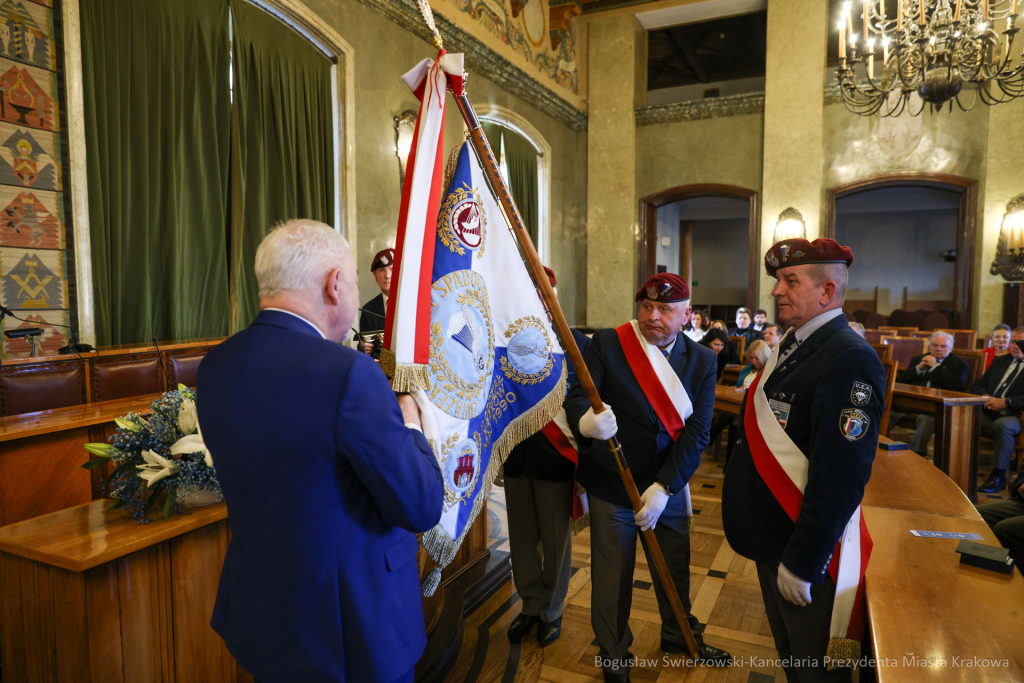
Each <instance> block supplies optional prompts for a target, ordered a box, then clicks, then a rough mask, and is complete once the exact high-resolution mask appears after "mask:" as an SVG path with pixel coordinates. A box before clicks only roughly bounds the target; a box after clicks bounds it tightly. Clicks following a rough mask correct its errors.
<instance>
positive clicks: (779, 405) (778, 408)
mask: <svg viewBox="0 0 1024 683" xmlns="http://www.w3.org/2000/svg"><path fill="white" fill-rule="evenodd" d="M768 407H769V408H771V409H772V415H774V416H775V419H776V420H778V422H779V426H780V427H782V428H783V429H785V428H786V423H787V422H789V409H790V407H791V406H790V405H789V404H788V403H783V402H782V401H775V400H769V401H768Z"/></svg>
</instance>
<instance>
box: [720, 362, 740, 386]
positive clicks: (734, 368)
mask: <svg viewBox="0 0 1024 683" xmlns="http://www.w3.org/2000/svg"><path fill="white" fill-rule="evenodd" d="M742 369H743V366H742V365H740V364H738V363H729V364H728V365H726V366H725V370H723V371H722V383H723V384H728V385H729V386H730V387H734V386H736V380H738V379H739V378H740V370H742Z"/></svg>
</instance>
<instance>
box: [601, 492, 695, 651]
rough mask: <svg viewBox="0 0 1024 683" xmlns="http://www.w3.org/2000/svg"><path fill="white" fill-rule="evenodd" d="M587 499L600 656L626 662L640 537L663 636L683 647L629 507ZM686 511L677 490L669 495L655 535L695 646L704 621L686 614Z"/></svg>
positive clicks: (649, 555) (680, 633) (683, 499)
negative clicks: (637, 540) (649, 570)
mask: <svg viewBox="0 0 1024 683" xmlns="http://www.w3.org/2000/svg"><path fill="white" fill-rule="evenodd" d="M589 502H590V553H591V557H590V567H591V581H592V583H591V586H592V593H591V617H590V620H591V625H592V626H593V628H594V635H596V636H597V642H598V644H599V645H600V646H601V657H602V658H603V659H608V660H613V661H617V662H620V666H621V665H622V663H623V662H626V661H627V660H629V657H630V654H629V646H630V645H632V644H633V632H632V631H631V630H630V628H629V611H630V609H631V608H632V605H633V569H634V567H635V566H636V539H637V536H638V535H639V536H640V540H641V542H642V543H643V547H644V554H645V555H646V556H647V564H648V565H649V566H650V568H651V581H652V582H653V583H654V594H655V595H656V596H657V598H658V612H659V613H660V615H661V637H662V639H663V640H665V641H668V642H670V643H672V644H673V645H678V646H680V647H682V648H683V649H685V648H686V639H685V638H684V637H683V632H682V630H681V629H680V628H679V622H678V621H676V617H675V614H674V613H673V612H672V605H671V603H669V601H668V597H667V596H666V595H665V589H664V586H663V585H662V583H661V578H660V577H659V576H658V572H657V569H655V566H654V560H653V559H652V558H651V552H650V549H649V548H648V547H647V542H646V541H644V540H643V535H642V534H640V527H638V526H637V525H636V522H634V521H633V509H632V508H629V507H624V506H621V505H615V504H613V503H608V502H606V501H603V500H600V499H599V498H596V497H594V496H591V497H590V498H589ZM688 525H689V518H688V517H687V515H686V498H685V496H683V495H682V494H676V495H674V496H672V497H671V498H669V499H668V504H667V505H666V506H665V511H664V512H662V513H661V517H660V518H659V519H658V524H657V526H655V527H654V536H655V538H657V539H658V545H659V546H660V547H661V552H662V554H663V555H664V556H665V563H666V564H667V565H668V568H669V572H670V573H671V575H672V582H673V583H674V584H675V587H676V592H677V593H678V594H679V599H680V601H682V603H683V609H685V610H686V616H687V620H688V621H689V622H690V630H692V631H693V635H694V637H695V638H696V639H697V643H698V645H699V644H700V643H702V642H703V636H702V635H701V634H702V633H703V631H704V627H703V625H702V624H701V623H700V622H698V621H697V618H696V617H695V616H693V615H692V614H690V530H689V526H688Z"/></svg>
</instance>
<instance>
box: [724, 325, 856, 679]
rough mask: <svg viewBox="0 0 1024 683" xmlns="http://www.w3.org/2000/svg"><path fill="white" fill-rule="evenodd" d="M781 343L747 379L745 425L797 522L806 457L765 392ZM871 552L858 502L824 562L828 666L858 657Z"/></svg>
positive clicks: (763, 470)
mask: <svg viewBox="0 0 1024 683" xmlns="http://www.w3.org/2000/svg"><path fill="white" fill-rule="evenodd" d="M790 334H792V332H791V333H790ZM781 346H782V345H781V344H780V345H779V346H778V347H776V349H775V351H773V352H772V355H771V358H769V359H768V362H767V363H766V364H765V367H764V370H762V371H761V373H760V374H759V375H758V376H757V377H756V378H755V379H754V381H753V383H752V384H751V385H750V389H749V390H748V392H747V404H746V410H745V412H744V415H743V430H744V433H745V434H746V437H747V443H748V444H749V446H750V454H751V456H752V457H753V460H754V466H755V467H756V468H757V473H758V474H760V475H761V478H762V479H764V482H765V484H767V485H768V488H769V490H771V492H772V495H774V496H775V499H776V500H777V501H779V504H780V505H781V506H782V508H783V509H784V510H785V511H786V514H787V515H789V518H790V519H791V520H793V522H796V519H797V517H798V516H799V515H800V507H801V505H803V500H804V488H805V487H806V486H807V472H808V469H809V466H810V461H809V460H808V459H807V456H805V455H804V454H803V451H801V450H800V449H799V448H798V447H797V445H796V444H795V443H793V440H792V439H791V438H789V435H788V434H786V431H785V429H783V428H782V426H781V425H780V424H779V422H778V420H777V419H776V418H775V415H774V414H773V413H772V409H771V406H770V405H769V403H768V397H767V396H765V393H764V384H765V382H767V380H768V377H770V376H771V374H772V372H773V371H774V370H775V367H776V366H777V365H778V361H779V348H781ZM870 557H871V536H870V534H868V528H867V525H866V524H865V523H864V517H863V516H862V515H861V510H860V506H859V505H858V506H857V509H856V510H854V512H853V515H852V516H851V517H850V520H849V521H848V522H847V524H846V529H845V530H844V531H843V535H842V536H841V537H840V539H839V542H838V543H837V544H836V549H835V551H834V552H833V553H832V559H831V560H830V561H829V565H828V572H829V575H830V576H831V577H832V580H833V581H834V582H835V584H836V598H835V603H834V604H833V606H832V625H831V627H830V629H829V641H828V650H827V662H826V666H827V667H828V668H829V669H835V668H837V667H839V666H848V665H849V664H848V662H851V661H855V660H857V659H859V658H860V643H861V638H862V637H863V635H864V626H865V624H866V618H867V613H866V610H865V604H864V572H866V571H867V568H868V560H869V559H870Z"/></svg>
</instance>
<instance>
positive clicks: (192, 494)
mask: <svg viewBox="0 0 1024 683" xmlns="http://www.w3.org/2000/svg"><path fill="white" fill-rule="evenodd" d="M150 410H151V411H152V412H150V413H146V414H139V413H128V414H127V415H125V416H124V417H119V418H117V419H116V420H115V422H116V423H117V433H115V434H114V436H113V437H111V439H110V443H87V444H85V450H87V451H89V452H90V453H91V454H92V455H93V456H95V457H94V458H93V459H92V460H89V462H87V463H85V464H84V465H82V466H81V467H82V468H84V469H87V470H91V469H94V468H96V467H100V466H102V465H105V464H107V463H108V462H111V463H113V464H114V471H113V473H112V474H111V475H110V478H109V479H108V480H107V491H108V493H109V495H110V497H111V498H112V499H113V503H111V505H110V507H109V508H108V510H116V509H118V508H124V510H125V511H126V512H127V513H128V514H130V515H131V516H132V517H134V518H135V519H136V520H137V521H138V522H140V523H141V522H148V521H149V519H148V514H149V511H150V509H152V508H153V506H154V505H156V504H157V502H158V500H159V498H160V496H161V495H162V494H166V495H165V496H164V500H163V511H164V519H168V518H169V517H170V516H171V515H172V514H181V513H183V512H184V511H185V509H186V508H187V507H189V506H190V505H196V504H207V503H212V502H217V501H219V500H221V499H222V495H221V490H220V482H219V481H217V473H216V471H215V470H214V469H213V458H212V457H211V456H210V451H208V450H207V449H206V445H205V444H204V443H203V433H202V431H201V430H200V429H199V418H198V415H197V413H196V392H195V390H194V389H189V388H188V387H186V386H184V385H181V384H179V385H178V389H177V390H175V391H168V392H166V393H165V394H163V395H162V396H160V398H158V399H156V400H155V401H153V403H152V404H151V405H150ZM198 501H202V502H198Z"/></svg>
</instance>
